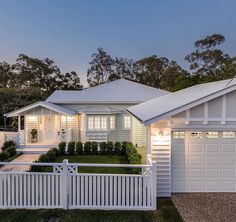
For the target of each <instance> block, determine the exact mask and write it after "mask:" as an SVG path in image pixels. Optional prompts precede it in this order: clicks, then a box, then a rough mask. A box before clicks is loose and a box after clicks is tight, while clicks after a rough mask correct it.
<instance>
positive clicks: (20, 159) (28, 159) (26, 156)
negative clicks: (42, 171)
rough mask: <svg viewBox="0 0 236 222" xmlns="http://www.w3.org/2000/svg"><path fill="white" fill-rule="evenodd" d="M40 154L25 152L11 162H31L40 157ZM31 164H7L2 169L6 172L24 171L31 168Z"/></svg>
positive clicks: (0, 168)
mask: <svg viewBox="0 0 236 222" xmlns="http://www.w3.org/2000/svg"><path fill="white" fill-rule="evenodd" d="M39 156H40V154H23V155H20V156H19V157H17V158H16V159H14V160H12V161H11V162H29V163H32V162H33V161H35V160H37V159H38V158H39ZM29 167H30V165H24V166H17V165H7V166H2V167H0V171H4V172H9V171H12V172H24V171H28V170H29Z"/></svg>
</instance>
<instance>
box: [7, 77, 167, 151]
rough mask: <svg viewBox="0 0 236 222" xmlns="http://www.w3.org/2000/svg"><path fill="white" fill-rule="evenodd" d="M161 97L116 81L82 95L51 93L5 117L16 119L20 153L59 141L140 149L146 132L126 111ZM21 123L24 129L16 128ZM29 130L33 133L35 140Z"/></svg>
mask: <svg viewBox="0 0 236 222" xmlns="http://www.w3.org/2000/svg"><path fill="white" fill-rule="evenodd" d="M165 94H167V92H166V91H163V90H159V89H156V88H153V87H149V86H146V85H142V84H138V83H135V82H132V81H128V80H125V79H120V80H116V81H112V82H109V83H105V84H102V85H99V86H95V87H90V88H87V89H84V90H82V91H69V90H67V91H63V90H59V91H55V92H54V93H53V94H52V95H51V96H49V97H48V98H47V100H46V101H41V102H37V103H34V104H32V105H29V106H26V107H23V108H21V109H18V110H15V111H13V112H10V113H7V114H6V116H7V117H13V116H18V121H19V124H18V125H19V129H18V135H19V136H18V140H17V141H18V148H21V151H23V150H25V151H26V150H27V149H30V150H31V152H32V150H33V148H42V147H51V146H53V145H57V144H58V143H59V142H61V141H66V142H68V141H82V142H86V141H97V142H102V141H114V142H115V141H130V142H133V144H135V145H136V146H137V147H144V146H145V141H146V138H145V136H146V133H145V131H146V129H145V127H144V126H143V125H142V124H141V123H140V122H139V121H138V120H137V119H136V118H134V117H132V116H131V115H130V114H129V113H128V112H127V111H126V108H128V107H130V106H134V105H137V104H140V103H142V102H145V101H147V100H150V99H153V98H157V97H159V96H163V95H165ZM23 116H24V118H22V117H23ZM21 119H22V120H23V119H24V128H23V127H20V125H21V122H22V121H21ZM22 125H23V124H22ZM32 130H34V131H35V130H36V134H35V136H32Z"/></svg>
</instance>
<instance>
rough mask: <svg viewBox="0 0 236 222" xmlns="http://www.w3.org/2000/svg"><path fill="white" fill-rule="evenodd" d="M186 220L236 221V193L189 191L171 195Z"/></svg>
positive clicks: (188, 221) (195, 221)
mask: <svg viewBox="0 0 236 222" xmlns="http://www.w3.org/2000/svg"><path fill="white" fill-rule="evenodd" d="M171 198H172V200H173V202H174V204H175V206H176V207H177V209H178V211H179V213H180V214H181V216H182V218H183V219H184V221H185V222H212V221H214V222H235V221H236V193H188V194H173V195H172V196H171Z"/></svg>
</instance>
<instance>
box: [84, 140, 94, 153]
mask: <svg viewBox="0 0 236 222" xmlns="http://www.w3.org/2000/svg"><path fill="white" fill-rule="evenodd" d="M91 153H92V143H91V142H90V141H87V142H85V143H84V154H87V155H88V154H91Z"/></svg>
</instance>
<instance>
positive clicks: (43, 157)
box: [38, 154, 49, 163]
mask: <svg viewBox="0 0 236 222" xmlns="http://www.w3.org/2000/svg"><path fill="white" fill-rule="evenodd" d="M38 162H40V163H48V162H49V158H48V156H47V155H46V154H41V155H40V156H39V159H38Z"/></svg>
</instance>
